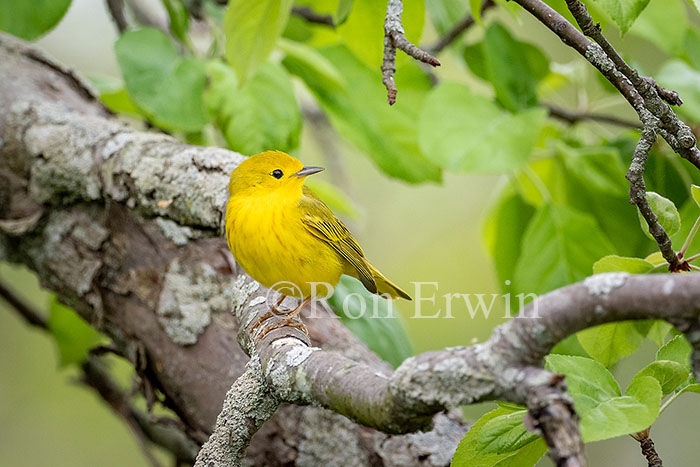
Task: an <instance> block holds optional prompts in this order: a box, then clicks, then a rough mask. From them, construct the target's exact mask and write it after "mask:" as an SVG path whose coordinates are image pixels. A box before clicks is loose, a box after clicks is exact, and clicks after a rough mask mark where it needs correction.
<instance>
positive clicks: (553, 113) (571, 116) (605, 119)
mask: <svg viewBox="0 0 700 467" xmlns="http://www.w3.org/2000/svg"><path fill="white" fill-rule="evenodd" d="M544 107H545V108H546V109H547V110H548V111H549V116H550V117H552V118H556V119H558V120H561V121H563V122H566V123H569V124H571V125H573V124H576V123H579V122H583V121H587V120H588V121H594V122H600V123H609V124H611V125H617V126H621V127H624V128H634V129H641V128H642V125H640V124H639V122H633V121H632V120H625V119H623V118H618V117H613V116H612V115H606V114H601V113H595V112H577V111H575V110H568V109H565V108H563V107H559V106H557V105H553V104H544Z"/></svg>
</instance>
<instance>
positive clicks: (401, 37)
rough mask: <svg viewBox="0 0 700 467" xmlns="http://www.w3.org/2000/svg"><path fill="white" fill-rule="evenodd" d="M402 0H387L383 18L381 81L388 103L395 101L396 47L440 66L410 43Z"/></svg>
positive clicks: (431, 57) (414, 56)
mask: <svg viewBox="0 0 700 467" xmlns="http://www.w3.org/2000/svg"><path fill="white" fill-rule="evenodd" d="M402 13H403V2H402V1H401V0H389V2H388V3H387V6H386V18H385V19H384V58H383V60H382V83H383V84H384V86H385V87H386V92H387V101H388V102H389V105H394V103H395V102H396V83H395V82H394V73H395V72H396V49H400V50H403V51H404V52H405V53H406V54H407V55H409V56H411V57H413V58H415V59H416V60H418V61H419V62H423V63H427V64H428V65H432V66H440V61H439V60H438V59H437V58H435V57H433V56H432V55H430V54H429V53H428V52H426V51H425V50H422V49H419V48H418V47H416V46H415V45H413V44H411V43H410V42H409V41H408V39H406V36H405V34H404V30H403V23H402V22H401V15H402Z"/></svg>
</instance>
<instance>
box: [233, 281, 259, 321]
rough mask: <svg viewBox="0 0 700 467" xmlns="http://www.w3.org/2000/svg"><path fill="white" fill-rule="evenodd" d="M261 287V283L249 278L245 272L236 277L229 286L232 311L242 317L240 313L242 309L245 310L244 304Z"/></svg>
mask: <svg viewBox="0 0 700 467" xmlns="http://www.w3.org/2000/svg"><path fill="white" fill-rule="evenodd" d="M246 281H247V282H246ZM259 287H260V284H258V283H257V282H255V281H251V280H249V279H248V277H247V276H245V275H243V274H241V275H239V276H238V277H236V279H235V280H234V281H232V282H231V285H230V286H229V288H228V295H229V296H230V301H231V312H232V313H233V314H234V315H236V316H237V317H240V316H239V315H240V313H241V311H243V305H245V304H246V302H247V301H248V297H250V296H251V295H252V294H253V293H254V292H255V291H256V290H258V288H259Z"/></svg>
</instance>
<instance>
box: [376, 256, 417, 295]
mask: <svg viewBox="0 0 700 467" xmlns="http://www.w3.org/2000/svg"><path fill="white" fill-rule="evenodd" d="M369 269H370V271H372V276H373V277H374V282H375V283H376V284H377V293H378V294H389V295H390V296H391V298H399V297H401V298H405V299H406V300H413V299H412V298H411V296H410V295H408V294H407V293H406V292H404V291H403V290H401V288H400V287H399V286H398V285H396V284H394V283H393V282H391V281H390V280H389V279H387V278H386V277H384V275H383V274H382V273H381V272H379V271H377V268H375V267H374V266H372V265H371V264H370V265H369Z"/></svg>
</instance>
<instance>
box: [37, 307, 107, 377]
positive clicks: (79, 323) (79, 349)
mask: <svg viewBox="0 0 700 467" xmlns="http://www.w3.org/2000/svg"><path fill="white" fill-rule="evenodd" d="M48 326H49V330H50V331H51V334H53V336H54V339H55V340H56V344H57V346H58V354H59V365H60V366H62V367H64V366H67V365H71V364H73V363H82V362H83V361H85V359H86V358H87V355H88V352H89V350H90V349H92V348H93V347H96V346H98V345H99V344H100V343H101V342H102V341H103V339H104V338H103V337H102V335H101V334H100V333H99V332H97V331H96V330H95V329H93V328H91V327H90V326H89V325H88V324H87V323H85V321H83V319H82V318H81V317H80V316H78V314H77V313H76V312H75V311H73V310H71V309H70V308H68V307H66V306H63V305H61V304H60V303H58V300H56V299H54V300H53V301H52V302H51V307H50V313H49V321H48Z"/></svg>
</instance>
